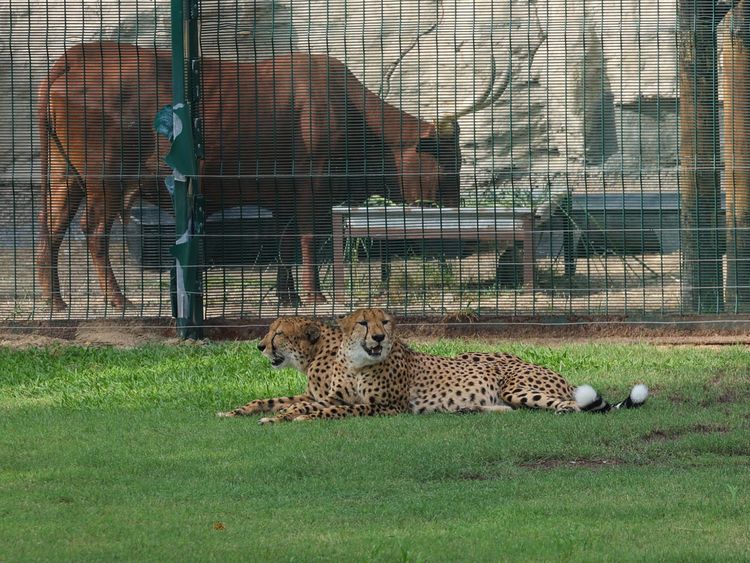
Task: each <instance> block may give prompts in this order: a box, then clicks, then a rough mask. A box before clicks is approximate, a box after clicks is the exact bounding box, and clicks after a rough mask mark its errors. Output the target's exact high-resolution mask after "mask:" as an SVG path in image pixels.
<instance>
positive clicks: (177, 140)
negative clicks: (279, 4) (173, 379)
mask: <svg viewBox="0 0 750 563" xmlns="http://www.w3.org/2000/svg"><path fill="white" fill-rule="evenodd" d="M197 4H198V3H197V0H172V119H173V122H172V148H171V150H170V151H169V154H168V155H167V156H166V159H165V160H166V161H167V164H169V166H171V167H172V169H173V176H172V182H173V185H172V189H171V192H172V199H173V202H174V213H175V239H176V240H175V245H174V247H172V254H173V256H174V257H175V273H174V284H175V288H174V292H173V300H174V302H173V311H174V312H175V313H176V315H175V316H176V319H177V332H178V335H179V336H180V337H181V338H201V336H202V325H203V289H202V287H201V278H200V271H199V264H198V258H199V252H198V248H199V247H198V244H199V240H200V235H201V233H202V231H203V225H202V216H203V213H202V210H201V209H200V202H201V199H202V198H200V178H199V175H198V170H199V169H198V162H197V158H196V153H197V145H196V140H197V139H196V135H194V124H196V123H197V121H195V120H196V114H197V103H196V102H197V99H198V94H199V92H198V89H197V88H198V87H197V85H198V84H199V83H200V81H199V80H197V78H199V77H198V53H197V44H198V43H197V18H198V11H197ZM188 86H191V89H190V92H189V93H188V89H187V88H188Z"/></svg>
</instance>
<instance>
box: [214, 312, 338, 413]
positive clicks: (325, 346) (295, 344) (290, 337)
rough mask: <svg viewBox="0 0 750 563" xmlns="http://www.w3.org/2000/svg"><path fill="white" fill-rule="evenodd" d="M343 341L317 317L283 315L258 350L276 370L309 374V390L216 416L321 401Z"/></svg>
mask: <svg viewBox="0 0 750 563" xmlns="http://www.w3.org/2000/svg"><path fill="white" fill-rule="evenodd" d="M340 344H341V330H340V329H339V328H338V326H336V327H333V326H328V325H327V324H324V323H323V322H321V321H319V320H317V319H311V318H307V317H292V316H289V317H280V318H278V319H276V320H275V321H274V322H273V323H271V326H270V327H269V329H268V332H267V333H266V335H265V336H264V337H263V338H262V339H261V341H260V342H259V343H258V350H260V351H261V352H262V353H263V355H264V356H265V357H266V358H268V360H269V361H270V362H271V365H272V366H273V367H274V368H275V369H282V368H286V367H291V368H294V369H296V370H297V371H300V372H302V373H304V374H305V375H306V376H307V389H306V390H305V392H304V393H302V394H300V395H294V396H291V397H277V398H273V399H258V400H255V401H251V402H249V403H247V404H246V405H244V406H241V407H237V408H236V409H234V410H231V411H228V412H219V413H217V416H222V417H231V416H245V415H252V414H256V413H267V412H278V411H280V410H282V409H285V408H287V407H290V406H292V405H294V404H297V403H300V402H302V401H316V400H321V399H322V398H323V397H325V396H327V394H328V389H329V386H330V378H331V370H330V364H331V362H332V361H333V360H334V359H335V358H336V355H337V354H338V351H339V347H340Z"/></svg>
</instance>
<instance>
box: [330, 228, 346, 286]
mask: <svg viewBox="0 0 750 563" xmlns="http://www.w3.org/2000/svg"><path fill="white" fill-rule="evenodd" d="M333 291H334V301H335V300H337V299H341V300H343V299H344V293H345V291H346V279H345V272H344V216H343V215H341V214H339V213H334V214H333Z"/></svg>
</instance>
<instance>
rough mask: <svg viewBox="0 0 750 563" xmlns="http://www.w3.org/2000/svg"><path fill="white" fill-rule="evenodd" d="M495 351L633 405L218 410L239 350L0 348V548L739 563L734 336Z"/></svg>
mask: <svg viewBox="0 0 750 563" xmlns="http://www.w3.org/2000/svg"><path fill="white" fill-rule="evenodd" d="M420 348H422V349H425V350H429V351H432V352H435V353H440V354H452V353H457V352H459V351H464V350H509V351H512V352H515V353H517V354H519V355H521V356H522V357H524V358H526V359H528V360H531V361H535V362H538V363H541V364H544V365H547V366H549V367H551V368H554V369H557V370H559V371H560V372H562V373H563V374H564V375H566V376H567V377H568V379H569V380H570V381H571V382H572V383H575V384H581V383H591V384H592V385H594V386H595V387H596V388H598V389H599V390H600V391H601V392H602V393H603V394H604V395H605V397H607V398H610V399H612V400H619V399H622V398H624V397H625V395H626V393H627V390H628V389H629V387H630V385H631V384H632V383H635V382H639V381H642V382H645V383H647V384H648V385H649V386H650V387H651V389H652V397H651V399H650V400H649V402H648V403H647V405H646V406H645V407H644V408H642V409H639V410H634V411H623V412H616V413H611V414H608V415H587V414H572V415H566V416H556V415H554V414H553V413H551V412H541V411H516V412H512V413H507V414H494V415H428V416H421V417H418V416H412V415H402V416H398V417H389V418H366V419H350V420H342V421H317V422H311V423H293V424H286V425H277V426H271V427H260V426H258V425H257V424H256V422H257V418H240V419H218V418H215V417H214V413H215V412H216V411H217V410H226V409H228V408H230V407H234V406H237V405H239V404H242V403H244V402H246V401H248V400H250V399H253V398H257V397H263V396H274V395H280V394H288V393H293V392H297V391H298V390H300V389H302V388H303V386H304V380H303V378H302V376H299V375H297V374H295V373H294V372H289V371H283V372H277V371H272V370H271V369H270V367H269V366H268V365H267V363H266V362H265V361H264V360H263V358H262V357H261V356H260V354H259V353H258V352H257V350H256V349H255V347H254V345H253V343H247V344H221V345H209V346H197V347H196V346H173V347H167V346H149V347H144V348H137V349H127V350H126V349H108V348H91V349H83V348H76V347H54V348H48V349H32V350H25V351H18V350H16V351H14V350H8V349H0V561H30V560H31V561H33V560H43V561H49V560H75V561H81V560H97V561H109V560H127V561H142V560H153V561H186V560H188V561H206V560H230V561H231V560H246V561H266V560H272V561H275V560H283V561H289V560H296V561H316V560H326V561H329V560H331V561H352V560H354V561H370V560H372V561H394V560H396V561H454V560H466V561H487V560H488V561H499V560H576V561H577V560H601V559H610V560H644V559H645V560H655V561H656V560H658V561H663V560H668V561H686V560H691V561H692V560H748V559H750V377H749V376H750V354H748V350H747V349H746V348H739V347H736V348H722V349H720V350H712V349H694V348H680V349H660V348H656V347H650V346H645V345H643V346H625V345H620V346H612V345H605V344H595V345H570V346H565V347H559V348H552V349H550V348H546V347H528V346H521V345H510V344H505V345H497V346H491V345H488V344H486V343H478V342H460V341H454V342H438V343H432V344H429V345H424V346H420Z"/></svg>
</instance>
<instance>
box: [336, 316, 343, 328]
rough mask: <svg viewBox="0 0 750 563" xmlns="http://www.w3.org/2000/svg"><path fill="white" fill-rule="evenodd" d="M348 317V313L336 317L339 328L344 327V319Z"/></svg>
mask: <svg viewBox="0 0 750 563" xmlns="http://www.w3.org/2000/svg"><path fill="white" fill-rule="evenodd" d="M345 319H346V315H343V314H342V315H339V316H338V317H336V319H335V320H336V324H337V325H338V326H339V328H344V320H345Z"/></svg>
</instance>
